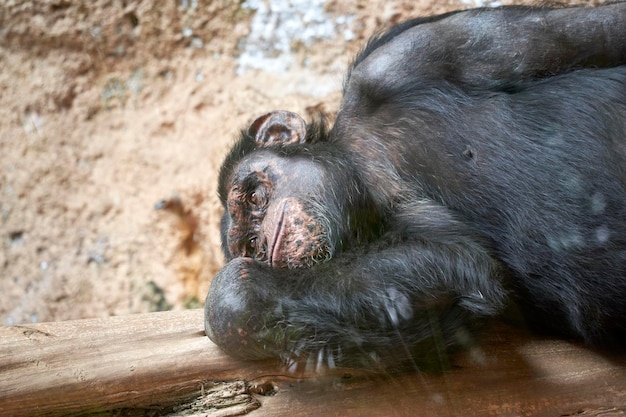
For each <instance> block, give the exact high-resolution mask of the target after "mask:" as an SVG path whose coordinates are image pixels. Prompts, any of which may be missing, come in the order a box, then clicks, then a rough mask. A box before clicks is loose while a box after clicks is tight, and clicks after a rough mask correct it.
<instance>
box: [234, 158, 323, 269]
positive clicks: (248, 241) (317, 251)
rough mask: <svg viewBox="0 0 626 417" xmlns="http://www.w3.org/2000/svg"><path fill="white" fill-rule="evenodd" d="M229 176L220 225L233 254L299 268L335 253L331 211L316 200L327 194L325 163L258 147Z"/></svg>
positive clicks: (271, 263)
mask: <svg viewBox="0 0 626 417" xmlns="http://www.w3.org/2000/svg"><path fill="white" fill-rule="evenodd" d="M231 178H232V179H231V180H230V190H229V191H228V196H227V199H226V202H225V213H224V218H223V225H222V228H223V234H224V235H223V236H222V239H224V248H225V249H227V251H228V252H229V254H230V257H232V258H234V257H241V256H243V257H250V258H254V259H256V260H258V261H261V262H265V263H267V264H268V265H270V266H272V267H278V268H284V267H287V268H301V267H309V266H311V265H313V264H315V263H317V262H320V261H323V260H325V259H327V258H329V257H330V256H331V254H332V248H333V246H334V244H333V243H331V242H330V236H329V225H328V224H327V223H328V222H327V221H325V220H324V219H326V218H327V217H328V216H325V215H324V211H323V210H324V209H323V207H322V205H321V204H317V203H316V202H317V201H320V197H321V196H323V194H324V189H323V184H324V170H323V167H322V166H320V165H317V164H316V163H315V162H313V161H312V160H310V159H306V158H304V157H293V156H290V157H287V156H279V155H276V154H275V153H273V152H271V151H269V150H266V149H260V150H257V151H256V152H254V153H251V154H250V155H248V156H247V157H245V158H244V159H242V160H241V161H240V162H239V164H238V165H237V167H236V168H235V169H234V170H233V174H232V177H231ZM227 255H228V254H227Z"/></svg>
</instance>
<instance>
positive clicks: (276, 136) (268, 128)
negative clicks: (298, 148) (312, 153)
mask: <svg viewBox="0 0 626 417" xmlns="http://www.w3.org/2000/svg"><path fill="white" fill-rule="evenodd" d="M248 134H249V135H250V136H252V137H253V138H254V140H255V141H256V142H257V143H258V144H259V145H262V146H268V145H275V144H282V145H291V144H295V143H304V142H305V140H306V123H305V122H304V120H302V117H300V116H299V115H298V114H296V113H292V112H290V111H285V110H276V111H273V112H270V113H267V114H264V115H263V116H261V117H259V118H258V119H256V120H255V121H254V122H252V124H251V125H250V127H249V128H248Z"/></svg>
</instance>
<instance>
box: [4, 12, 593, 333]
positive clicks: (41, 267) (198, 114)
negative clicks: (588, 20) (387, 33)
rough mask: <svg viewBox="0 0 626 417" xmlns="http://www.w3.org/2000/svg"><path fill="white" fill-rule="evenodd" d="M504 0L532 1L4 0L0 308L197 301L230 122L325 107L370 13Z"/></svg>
mask: <svg viewBox="0 0 626 417" xmlns="http://www.w3.org/2000/svg"><path fill="white" fill-rule="evenodd" d="M561 3H566V4H573V3H584V4H598V3H601V2H599V1H593V2H591V1H589V2H585V1H574V2H568V1H565V2H561ZM502 4H534V5H536V4H537V2H536V1H534V2H531V1H519V0H518V1H502V2H499V1H480V0H417V1H395V0H371V1H370V0H367V1H366V0H328V1H323V0H246V1H230V0H214V1H209V0H205V1H202V0H168V1H155V0H152V1H143V0H138V1H125V0H118V1H108V0H99V1H88V2H80V1H78V2H77V1H70V0H38V1H12V0H9V1H4V2H2V4H1V5H0V325H13V324H19V323H31V322H43V321H58V320H68V319H78V318H91V317H103V316H109V315H119V314H129V313H139V312H149V311H158V310H168V309H182V308H193V307H200V306H201V305H202V303H203V300H204V296H205V294H206V292H207V289H208V285H209V283H210V280H211V277H212V276H213V275H214V274H215V273H216V272H217V271H218V270H219V268H220V267H221V266H222V265H223V262H224V260H223V257H222V254H221V250H220V244H219V241H220V240H219V219H220V216H221V207H220V204H219V202H218V200H217V196H216V191H215V190H216V174H217V170H218V169H219V166H220V163H221V160H222V158H223V157H224V155H225V153H226V151H227V150H228V147H229V145H230V144H231V143H232V142H233V141H234V140H235V139H236V137H237V134H238V130H239V129H241V128H242V127H245V126H247V124H248V123H250V122H251V121H252V120H253V119H254V118H255V116H257V115H259V114H262V113H264V112H267V111H269V110H273V109H286V110H291V111H295V112H298V113H300V114H301V115H303V116H304V117H305V118H310V117H311V115H312V114H316V113H317V112H320V111H322V112H325V113H327V114H328V115H329V116H330V117H331V118H332V115H333V114H334V113H335V112H336V111H337V108H338V106H339V101H340V98H341V86H342V81H343V77H344V74H345V71H346V69H347V66H348V65H349V64H350V61H351V59H352V58H353V56H354V54H356V53H357V52H358V50H359V49H360V48H361V47H362V46H363V45H364V43H365V42H366V40H367V38H368V37H369V36H370V35H371V34H373V33H375V32H376V31H379V30H382V29H385V28H387V27H389V26H391V25H393V24H395V23H397V22H399V21H402V20H405V19H408V18H411V17H416V16H420V15H432V14H439V13H443V12H447V11H451V10H454V9H466V8H471V7H477V6H498V5H502ZM542 4H545V3H542Z"/></svg>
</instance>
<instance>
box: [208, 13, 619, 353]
mask: <svg viewBox="0 0 626 417" xmlns="http://www.w3.org/2000/svg"><path fill="white" fill-rule="evenodd" d="M624 33H626V3H618V4H613V5H610V6H602V7H598V8H596V9H586V8H571V9H559V10H550V9H537V8H527V7H510V8H506V7H504V8H499V9H478V10H471V11H466V12H459V13H450V14H446V15H442V16H438V17H433V18H425V19H416V20H413V21H410V22H407V23H405V24H403V25H400V26H398V27H396V28H393V29H391V31H389V32H388V33H387V34H383V35H381V36H378V37H375V38H374V39H373V40H372V41H370V43H369V44H368V45H367V47H366V48H365V49H364V51H363V52H362V53H361V54H360V55H359V56H358V57H357V58H356V60H355V63H354V65H353V67H352V68H351V70H350V72H349V76H348V78H347V80H346V83H345V91H344V100H343V102H342V107H341V110H340V112H339V114H338V116H337V120H336V123H335V125H334V126H333V128H332V129H331V130H330V131H329V132H327V131H326V129H325V128H324V127H323V126H321V125H310V126H309V127H308V130H307V132H308V133H307V135H308V136H307V139H306V140H305V141H304V143H301V144H290V145H284V146H283V145H280V144H278V145H273V146H263V147H260V146H259V145H257V144H256V143H255V139H254V138H253V137H251V136H250V135H247V134H244V135H243V136H242V138H241V140H240V141H239V142H238V144H237V145H235V147H234V148H233V150H232V151H231V153H230V155H229V156H228V157H227V159H226V162H225V163H224V166H223V167H222V171H221V173H220V183H219V187H220V188H219V190H220V191H219V193H220V197H221V199H222V201H223V202H225V204H226V198H227V194H228V189H229V187H230V186H231V184H230V183H229V181H230V180H229V178H230V177H231V176H232V173H233V171H234V170H235V169H237V167H238V166H239V164H240V163H241V161H244V160H246V158H249V157H250V155H253V154H255V153H258V152H264V153H265V154H266V155H267V159H268V161H270V160H272V158H286V159H287V160H288V161H294V163H297V161H298V159H299V158H305V159H307V160H311V161H314V162H315V163H316V164H318V165H319V166H320V167H322V169H323V172H324V175H323V178H320V181H323V190H324V191H323V192H321V194H320V197H319V198H316V199H314V200H317V201H314V204H313V203H311V206H315V208H311V212H314V213H315V214H314V215H313V217H314V218H316V219H319V221H320V223H323V224H325V225H327V226H326V229H328V233H329V234H330V235H332V238H331V241H332V250H331V259H330V261H328V262H325V263H320V264H317V265H315V266H313V267H311V268H306V269H298V270H289V269H276V268H274V269H273V268H270V267H269V266H267V265H265V264H263V263H260V262H257V261H255V260H254V259H250V258H235V259H231V258H232V256H231V255H232V254H230V253H229V251H228V248H227V247H225V249H224V250H225V253H226V255H227V257H228V258H229V263H228V264H227V265H226V266H225V267H224V269H223V270H222V271H221V272H220V273H219V274H218V275H217V276H216V277H215V279H214V281H213V283H212V286H211V289H210V292H209V295H208V297H207V303H206V330H207V334H208V335H209V337H211V338H212V340H214V341H215V342H216V343H217V344H218V345H220V346H222V347H223V348H224V349H225V350H227V351H228V352H229V353H232V354H234V355H237V356H240V357H244V358H260V357H266V356H282V357H283V358H286V359H287V360H288V361H294V362H293V363H297V362H298V361H299V360H301V359H302V358H304V359H307V360H309V361H313V362H314V364H327V365H335V364H337V363H338V362H340V363H341V364H348V365H355V364H356V365H364V364H371V363H372V362H379V361H384V362H385V363H386V362H387V361H390V360H392V359H393V358H394V356H395V355H397V351H398V348H400V350H402V349H404V348H405V347H408V349H409V351H410V353H411V354H412V355H415V354H419V353H423V352H424V351H425V350H429V349H437V348H438V347H441V346H447V345H449V344H451V343H454V342H455V341H458V339H459V329H461V328H462V326H463V325H464V323H466V322H467V320H468V318H471V317H484V316H491V315H494V314H497V313H499V312H500V311H502V308H503V306H504V304H505V298H506V292H505V290H504V287H505V286H508V287H509V290H510V291H512V292H513V294H514V295H515V296H516V297H517V298H518V299H519V301H520V302H521V304H522V305H523V307H524V311H525V313H526V314H527V317H528V318H529V320H530V321H531V322H532V323H534V324H538V325H540V326H541V328H543V329H548V330H549V331H552V332H554V333H558V334H560V335H563V336H567V337H575V338H579V339H582V340H584V341H586V342H589V343H598V344H612V345H617V346H622V347H623V346H624V340H625V337H626V302H625V300H626V172H625V170H626V37H625V36H624ZM303 175H306V173H303ZM307 207H308V206H307ZM230 222H232V219H230V217H229V214H228V212H227V213H226V214H225V220H224V222H223V233H226V231H227V229H228V227H229V225H230Z"/></svg>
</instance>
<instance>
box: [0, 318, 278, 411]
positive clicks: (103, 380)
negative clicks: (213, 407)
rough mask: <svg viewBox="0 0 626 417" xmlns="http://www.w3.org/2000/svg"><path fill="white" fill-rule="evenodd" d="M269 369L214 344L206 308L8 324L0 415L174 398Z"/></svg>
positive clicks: (1, 353)
mask: <svg viewBox="0 0 626 417" xmlns="http://www.w3.org/2000/svg"><path fill="white" fill-rule="evenodd" d="M274 365H275V363H274ZM264 369H265V371H264ZM267 369H268V366H267V365H266V367H265V368H263V366H262V364H256V363H255V364H250V363H249V364H245V363H242V362H239V361H236V360H234V359H232V358H230V357H229V356H227V355H226V354H224V353H223V352H221V351H220V350H219V349H218V348H217V347H216V346H215V345H214V344H212V343H211V342H210V341H209V339H208V338H207V337H206V336H205V335H204V328H203V314H202V311H201V310H189V311H180V312H163V313H150V314H139V315H132V316H126V317H110V318H104V319H91V320H77V321H68V322H57V323H42V324H31V325H21V326H12V327H2V328H0V415H3V416H28V415H46V414H65V413H70V412H90V411H98V410H107V409H114V408H120V407H146V406H151V405H160V404H168V403H172V402H174V401H176V399H177V398H182V397H185V396H188V395H189V394H190V393H194V392H199V391H200V390H201V389H202V384H204V383H205V381H220V380H224V379H234V378H254V377H256V376H258V375H259V374H260V373H263V372H267Z"/></svg>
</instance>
